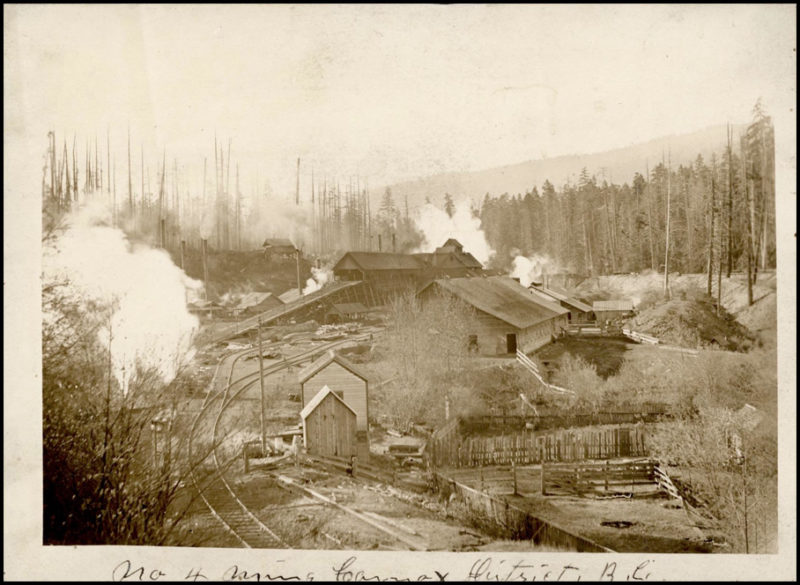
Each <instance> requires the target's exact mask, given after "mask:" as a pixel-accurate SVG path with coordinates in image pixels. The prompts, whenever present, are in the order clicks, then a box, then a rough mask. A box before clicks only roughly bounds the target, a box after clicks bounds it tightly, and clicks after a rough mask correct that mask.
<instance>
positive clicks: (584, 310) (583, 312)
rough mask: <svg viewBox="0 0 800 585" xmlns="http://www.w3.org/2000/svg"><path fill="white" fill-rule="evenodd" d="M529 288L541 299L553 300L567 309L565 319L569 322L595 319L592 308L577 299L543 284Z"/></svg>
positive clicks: (588, 321) (584, 321)
mask: <svg viewBox="0 0 800 585" xmlns="http://www.w3.org/2000/svg"><path fill="white" fill-rule="evenodd" d="M530 289H531V291H533V292H535V293H538V294H540V295H542V297H541V298H542V299H543V300H546V301H551V302H553V301H554V302H556V303H558V304H559V305H561V306H562V307H564V308H565V309H566V310H567V311H569V313H567V320H568V321H569V322H570V323H591V322H593V321H594V320H595V318H594V309H593V308H592V307H591V306H590V305H587V304H586V303H584V302H583V301H581V300H579V299H576V298H574V297H571V296H569V295H567V294H565V293H563V292H561V291H557V290H554V289H552V288H548V287H546V286H544V285H538V286H533V285H532V286H531V287H530Z"/></svg>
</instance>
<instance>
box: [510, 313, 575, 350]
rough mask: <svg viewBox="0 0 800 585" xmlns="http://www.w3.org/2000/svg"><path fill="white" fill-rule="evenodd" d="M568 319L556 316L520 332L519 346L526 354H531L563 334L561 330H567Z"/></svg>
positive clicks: (564, 316)
mask: <svg viewBox="0 0 800 585" xmlns="http://www.w3.org/2000/svg"><path fill="white" fill-rule="evenodd" d="M567 324H568V319H567V316H566V315H556V316H554V317H553V318H552V319H548V320H547V321H544V322H542V323H537V324H536V325H534V326H532V327H528V328H527V329H524V330H523V331H521V332H520V334H519V335H518V336H517V346H518V347H519V349H520V350H522V351H523V352H524V353H531V352H533V351H536V350H537V349H539V348H540V347H543V346H545V345H547V344H548V343H550V342H551V341H552V340H553V338H554V337H558V336H559V335H560V334H561V329H562V328H566V326H567Z"/></svg>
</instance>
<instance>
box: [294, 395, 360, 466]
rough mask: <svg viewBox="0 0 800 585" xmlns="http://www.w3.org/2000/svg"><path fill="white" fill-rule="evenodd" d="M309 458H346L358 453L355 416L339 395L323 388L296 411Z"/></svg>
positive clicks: (356, 419) (356, 418)
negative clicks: (300, 420) (298, 413)
mask: <svg viewBox="0 0 800 585" xmlns="http://www.w3.org/2000/svg"><path fill="white" fill-rule="evenodd" d="M300 418H301V419H302V420H303V447H304V448H305V450H306V453H308V454H309V455H317V456H320V457H344V458H350V457H352V456H357V455H359V453H358V439H357V433H358V429H357V426H358V423H357V421H358V415H357V414H356V411H355V410H353V408H351V407H350V405H349V404H347V402H345V401H344V399H342V397H341V395H340V394H339V393H336V392H334V391H333V390H331V389H330V388H329V387H328V386H323V387H322V389H321V390H320V391H319V392H317V393H316V394H315V395H314V397H313V398H311V400H309V401H308V403H307V404H306V405H305V406H304V407H303V410H301V411H300Z"/></svg>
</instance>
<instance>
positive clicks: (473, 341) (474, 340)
mask: <svg viewBox="0 0 800 585" xmlns="http://www.w3.org/2000/svg"><path fill="white" fill-rule="evenodd" d="M467 349H468V351H470V352H477V351H478V336H477V335H470V336H469V342H468V343H467Z"/></svg>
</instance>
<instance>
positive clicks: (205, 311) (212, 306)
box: [186, 300, 224, 319]
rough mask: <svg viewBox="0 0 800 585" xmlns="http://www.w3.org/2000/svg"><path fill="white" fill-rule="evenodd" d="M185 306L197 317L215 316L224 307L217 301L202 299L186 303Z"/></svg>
mask: <svg viewBox="0 0 800 585" xmlns="http://www.w3.org/2000/svg"><path fill="white" fill-rule="evenodd" d="M186 308H187V310H188V311H189V312H190V313H191V314H192V315H197V316H198V317H201V316H202V317H208V318H209V319H211V318H213V317H217V316H218V315H219V314H220V313H222V312H223V311H224V307H222V306H221V305H220V304H219V303H215V302H214V301H203V300H198V301H193V302H190V303H187V305H186Z"/></svg>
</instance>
